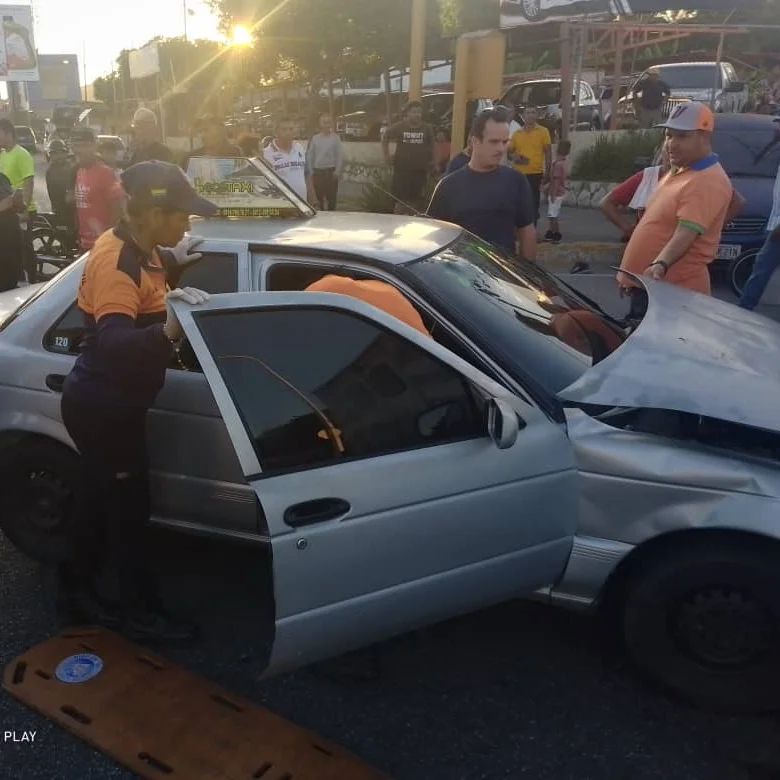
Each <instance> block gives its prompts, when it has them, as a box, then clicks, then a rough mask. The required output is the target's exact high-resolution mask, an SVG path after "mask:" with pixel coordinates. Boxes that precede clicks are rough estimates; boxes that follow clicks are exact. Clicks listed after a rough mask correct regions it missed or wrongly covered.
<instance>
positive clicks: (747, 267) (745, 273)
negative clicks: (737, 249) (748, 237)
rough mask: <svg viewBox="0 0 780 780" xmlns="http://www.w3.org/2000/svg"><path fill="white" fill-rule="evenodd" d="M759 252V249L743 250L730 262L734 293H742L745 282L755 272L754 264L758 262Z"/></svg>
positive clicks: (729, 272) (730, 279)
mask: <svg viewBox="0 0 780 780" xmlns="http://www.w3.org/2000/svg"><path fill="white" fill-rule="evenodd" d="M758 253H759V250H758V249H749V250H748V251H747V252H743V253H742V254H741V255H740V256H739V257H738V258H737V259H736V260H732V261H731V262H730V263H729V270H728V279H729V286H730V287H731V289H732V290H733V292H734V295H738V296H739V295H742V290H743V289H744V287H745V283H746V282H747V280H748V279H749V278H750V274H751V273H752V272H753V265H754V264H755V262H756V255H757V254H758Z"/></svg>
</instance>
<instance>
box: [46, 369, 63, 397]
mask: <svg viewBox="0 0 780 780" xmlns="http://www.w3.org/2000/svg"><path fill="white" fill-rule="evenodd" d="M64 385H65V377H64V376H63V375H62V374H49V375H48V376H47V377H46V387H48V388H49V390H53V391H54V392H55V393H61V392H62V388H63V386H64Z"/></svg>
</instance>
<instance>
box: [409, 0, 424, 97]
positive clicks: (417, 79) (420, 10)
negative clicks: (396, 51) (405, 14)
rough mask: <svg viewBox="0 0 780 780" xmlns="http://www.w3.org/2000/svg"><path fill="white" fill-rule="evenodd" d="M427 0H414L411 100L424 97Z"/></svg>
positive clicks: (410, 74) (410, 70)
mask: <svg viewBox="0 0 780 780" xmlns="http://www.w3.org/2000/svg"><path fill="white" fill-rule="evenodd" d="M427 10H428V9H427V0H412V40H411V46H410V52H411V57H410V61H409V100H419V99H420V98H421V97H422V81H423V64H424V61H425V28H426V24H427V21H426V15H427V13H426V12H427Z"/></svg>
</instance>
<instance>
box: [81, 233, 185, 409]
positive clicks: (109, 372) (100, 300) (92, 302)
mask: <svg viewBox="0 0 780 780" xmlns="http://www.w3.org/2000/svg"><path fill="white" fill-rule="evenodd" d="M178 275H179V269H178V268H176V267H175V264H173V263H170V262H168V257H167V255H166V253H164V252H162V253H160V252H158V251H154V252H152V253H151V255H150V254H147V253H146V252H145V251H144V250H142V249H141V248H140V247H139V246H138V245H137V244H136V243H135V241H134V240H133V238H132V236H131V235H130V232H129V231H128V229H127V227H126V226H125V225H124V224H120V225H119V226H118V227H117V228H115V229H114V230H109V231H107V232H106V233H104V234H103V235H102V236H100V238H99V239H98V240H97V241H96V243H95V246H94V247H93V248H92V251H91V252H90V255H89V258H88V259H87V263H86V266H85V268H84V273H83V275H82V278H81V285H80V287H79V297H78V306H79V309H81V311H82V313H83V315H84V321H85V327H86V330H85V335H84V339H83V341H82V345H81V354H80V355H79V357H78V359H77V360H76V363H75V365H74V367H73V370H72V371H71V373H70V374H69V375H68V378H67V390H68V392H69V394H70V395H72V396H77V397H78V398H79V399H81V400H84V401H89V402H94V403H102V404H119V405H121V406H130V407H137V408H148V407H150V406H151V405H152V403H153V402H154V399H155V397H156V396H157V393H158V392H159V391H160V389H161V388H162V386H163V383H164V382H165V371H166V368H167V367H168V365H169V363H170V360H171V355H172V350H173V347H172V345H171V342H170V341H169V340H168V338H167V337H166V336H165V334H164V332H163V325H164V324H165V319H166V309H165V296H166V293H167V292H168V289H169V284H175V281H176V280H174V279H173V278H172V277H173V276H178Z"/></svg>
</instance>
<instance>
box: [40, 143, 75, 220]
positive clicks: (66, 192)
mask: <svg viewBox="0 0 780 780" xmlns="http://www.w3.org/2000/svg"><path fill="white" fill-rule="evenodd" d="M49 157H50V162H49V167H48V168H47V170H46V190H47V192H48V193H49V201H50V202H51V210H52V211H53V212H54V217H55V220H56V222H57V224H58V225H64V226H65V227H67V228H68V230H69V231H71V232H75V230H76V208H75V204H74V199H73V193H74V189H75V186H76V165H75V164H74V162H73V160H72V159H71V156H70V154H69V153H68V147H67V146H65V142H64V141H60V140H59V139H55V140H54V141H52V142H51V145H50V146H49Z"/></svg>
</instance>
